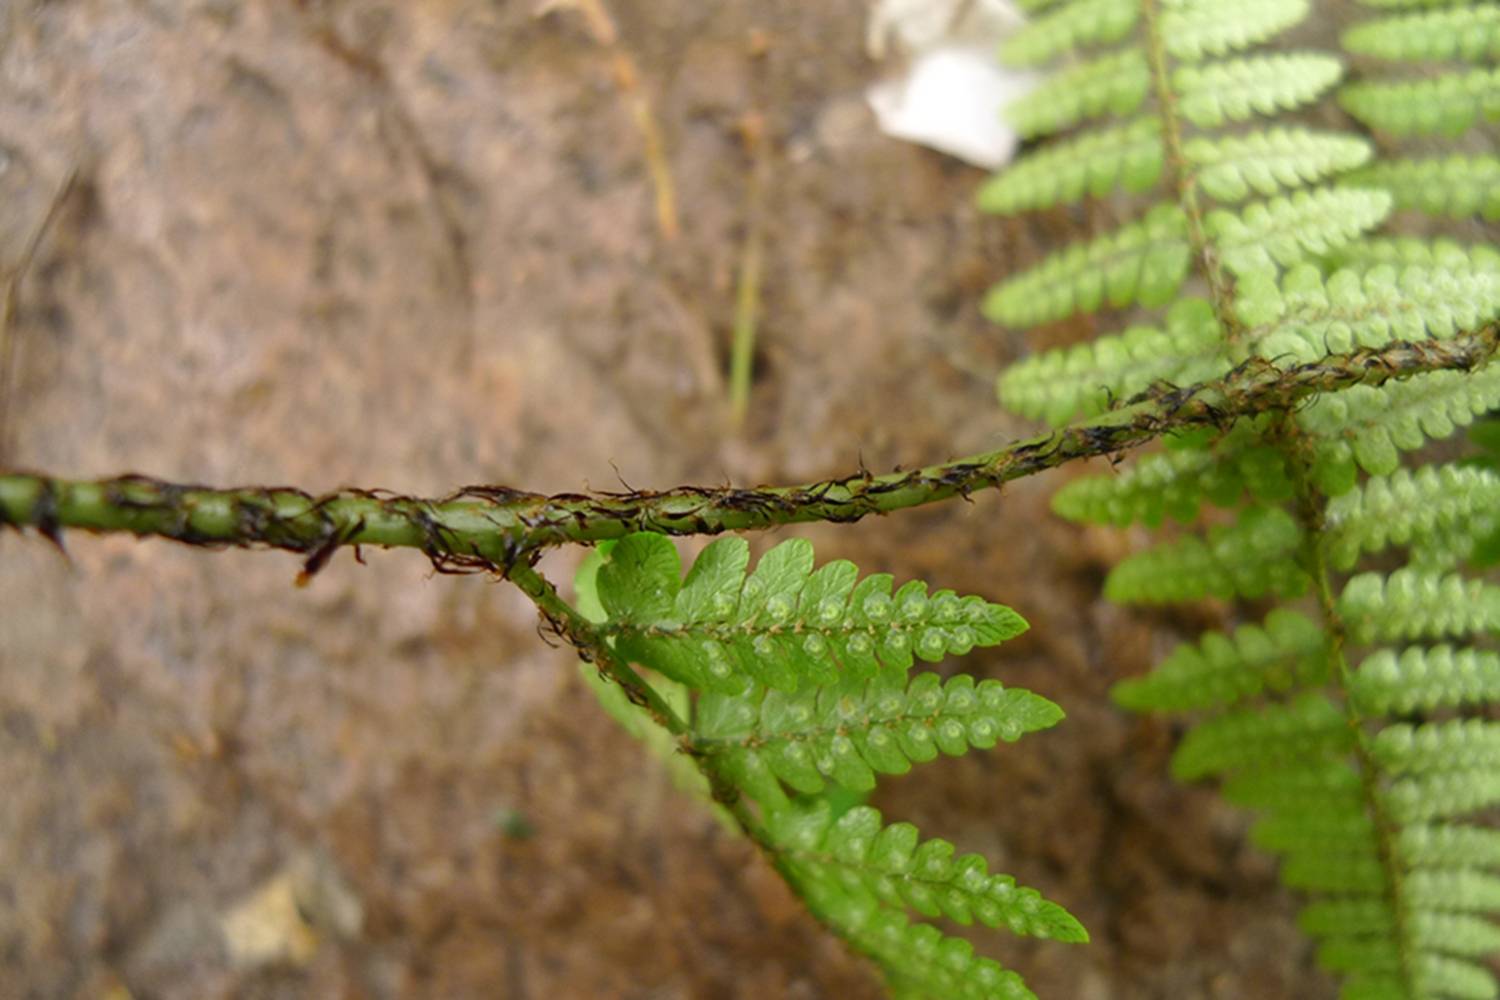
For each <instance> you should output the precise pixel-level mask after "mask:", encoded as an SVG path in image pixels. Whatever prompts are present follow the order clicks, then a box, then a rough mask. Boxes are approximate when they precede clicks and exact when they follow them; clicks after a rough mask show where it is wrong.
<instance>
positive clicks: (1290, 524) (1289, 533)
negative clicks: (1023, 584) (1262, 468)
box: [1104, 507, 1308, 604]
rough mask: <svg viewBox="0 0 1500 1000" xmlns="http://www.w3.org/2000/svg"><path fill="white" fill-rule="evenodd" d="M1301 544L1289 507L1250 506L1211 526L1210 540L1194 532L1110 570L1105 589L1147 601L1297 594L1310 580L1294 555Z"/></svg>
mask: <svg viewBox="0 0 1500 1000" xmlns="http://www.w3.org/2000/svg"><path fill="white" fill-rule="evenodd" d="M1301 542H1302V529H1301V528H1300V527H1298V525H1297V522H1296V521H1295V520H1293V519H1292V516H1291V515H1290V514H1288V513H1287V512H1286V511H1285V510H1283V509H1281V508H1280V507H1252V508H1250V509H1249V510H1247V511H1246V512H1245V513H1244V514H1243V515H1241V517H1240V519H1239V520H1238V521H1236V522H1235V523H1234V524H1230V525H1217V526H1215V527H1214V528H1212V529H1210V530H1209V532H1208V537H1207V538H1206V539H1203V538H1198V537H1197V536H1192V535H1190V536H1187V537H1184V538H1180V539H1178V540H1177V541H1175V542H1170V543H1166V544H1163V545H1158V546H1156V547H1155V548H1151V549H1147V550H1146V551H1144V552H1140V553H1137V554H1136V555H1133V556H1131V557H1129V558H1127V559H1126V560H1124V561H1123V562H1121V563H1119V564H1118V565H1117V566H1115V568H1114V569H1113V570H1112V571H1111V572H1110V574H1109V577H1108V578H1107V579H1106V580H1105V582H1104V593H1105V596H1107V597H1108V598H1110V600H1113V601H1121V602H1128V603H1149V604H1159V603H1167V602H1171V601H1190V600H1194V599H1196V598H1199V597H1208V596H1213V597H1219V598H1224V599H1228V598H1231V597H1235V596H1241V597H1260V596H1262V595H1265V594H1267V593H1273V594H1278V595H1280V596H1283V597H1295V596H1297V595H1299V594H1301V593H1303V592H1305V591H1306V590H1307V584H1308V579H1307V574H1306V572H1304V571H1303V569H1302V568H1301V567H1300V566H1298V565H1297V563H1296V561H1295V559H1294V556H1295V553H1296V552H1297V550H1298V547H1299V546H1300V545H1301Z"/></svg>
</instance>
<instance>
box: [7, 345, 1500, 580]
mask: <svg viewBox="0 0 1500 1000" xmlns="http://www.w3.org/2000/svg"><path fill="white" fill-rule="evenodd" d="M1497 346H1500V328H1497V327H1495V326H1490V327H1487V328H1485V329H1483V330H1481V331H1479V332H1477V333H1471V334H1466V335H1463V336H1460V337H1455V338H1452V339H1449V340H1441V341H1439V340H1427V341H1419V342H1416V343H1396V344H1392V345H1389V346H1387V347H1384V348H1381V349H1379V350H1360V351H1356V352H1353V353H1351V354H1344V355H1331V356H1329V357H1327V358H1324V359H1323V360H1321V361H1317V362H1310V363H1306V364H1298V365H1294V366H1291V367H1288V368H1277V367H1275V366H1273V365H1271V364H1270V363H1268V362H1263V361H1257V360H1252V361H1250V362H1247V363H1245V364H1243V365H1240V366H1239V367H1237V368H1236V369H1234V370H1233V371H1231V372H1230V373H1228V374H1227V375H1225V376H1224V377H1223V378H1220V379H1214V380H1211V381H1207V382H1202V383H1198V384H1196V385H1191V386H1186V387H1183V388H1170V387H1166V388H1162V387H1158V388H1156V389H1153V390H1152V391H1150V392H1148V393H1146V394H1143V395H1142V396H1140V397H1137V398H1135V399H1133V400H1130V401H1129V402H1128V403H1127V404H1126V405H1124V406H1122V407H1121V408H1119V409H1115V410H1112V411H1110V412H1109V413H1106V414H1104V415H1103V416H1101V417H1099V418H1097V419H1094V420H1091V421H1088V422H1085V423H1080V424H1075V425H1074V426H1072V427H1067V428H1064V429H1062V430H1059V431H1056V432H1054V433H1052V434H1048V435H1044V436H1041V437H1036V438H1030V439H1027V440H1024V441H1019V442H1015V443H1012V444H1009V445H1007V446H1005V447H1004V448H1001V449H999V450H997V451H992V452H987V453H985V454H982V455H975V456H972V457H969V458H964V459H959V460H958V461H954V462H948V463H944V464H942V465H931V466H926V467H924V468H921V469H915V470H912V471H909V472H893V473H889V474H887V475H884V476H875V475H871V474H870V473H869V472H867V471H863V470H861V471H860V472H857V473H855V474H853V475H849V476H844V477H841V478H837V479H829V480H824V481H823V482H818V483H809V484H805V485H801V486H782V487H758V488H755V489H739V488H735V487H713V488H710V487H680V488H678V489H674V490H667V491H663V492H654V491H631V492H622V493H593V494H579V493H564V494H557V495H553V496H545V495H542V494H538V493H527V492H523V491H520V490H513V489H508V488H506V487H495V486H483V487H469V488H467V489H464V490H460V491H459V492H457V493H454V494H451V495H450V496H447V497H442V498H439V499H421V498H416V497H405V496H398V495H394V494H388V493H377V492H371V491H365V490H340V491H338V492H334V493H328V494H324V495H322V496H313V495H311V494H309V493H305V492H303V491H301V490H295V489H267V488H264V487H249V488H240V489H213V488H210V487H203V486H183V485H177V484H172V483H164V482H160V481H158V480H154V479H148V478H145V477H141V476H125V477H121V478H117V479H107V480H100V481H84V482H78V481H68V480H61V479H55V478H52V477H49V476H44V475H36V474H26V473H12V474H0V526H3V525H7V524H8V525H11V526H14V527H21V528H25V527H31V528H36V529H38V530H40V531H41V532H43V533H44V534H46V535H48V536H49V537H52V538H54V539H55V538H57V537H58V536H59V533H60V532H61V531H62V530H63V529H66V528H81V529H84V530H86V531H95V532H125V533H131V534H136V535H155V536H160V537H164V538H171V539H175V540H177V541H180V542H186V543H189V544H194V545H206V546H238V547H242V548H276V549H284V550H287V551H291V552H297V553H301V554H303V555H305V556H306V557H307V566H306V568H307V571H308V572H309V573H312V572H316V571H317V570H318V569H319V568H321V567H322V565H323V564H324V563H325V562H326V561H327V559H328V558H329V557H330V556H331V555H332V554H333V553H334V552H335V551H336V550H337V549H338V548H339V547H340V546H344V545H379V546H387V547H390V546H404V547H410V548H417V549H421V550H422V551H423V552H424V553H426V554H427V556H428V557H429V558H431V559H432V560H433V562H434V563H435V564H436V565H437V567H438V568H439V569H440V570H455V571H494V570H501V571H504V570H505V569H507V568H511V567H515V566H518V565H521V564H523V563H525V562H526V561H527V559H528V558H529V556H530V555H532V554H534V553H535V552H536V551H538V550H540V549H543V548H546V547H549V546H554V545H561V544H565V543H570V542H576V543H585V544H587V543H592V542H598V541H602V540H604V539H609V538H619V537H621V536H624V535H627V534H630V533H631V532H635V531H656V532H660V533H663V534H669V535H705V534H718V533H720V532H724V531H746V530H757V529H763V528H768V527H771V526H773V525H779V524H791V523H803V522H811V521H839V522H844V521H857V520H859V519H860V518H863V517H866V516H867V515H870V514H887V513H890V512H892V511H897V510H902V509H905V508H908V507H916V506H920V505H923V504H929V503H934V502H937V501H940V500H945V499H948V498H951V497H955V496H968V495H969V494H970V493H973V492H975V491H978V490H982V489H988V488H998V487H1000V486H1002V485H1003V484H1005V483H1007V482H1010V481H1012V480H1015V479H1020V478H1022V477H1025V476H1029V475H1033V474H1035V473H1038V472H1042V471H1045V470H1047V469H1051V468H1055V467H1057V466H1060V465H1063V464H1065V463H1067V462H1070V461H1073V460H1075V459H1082V458H1090V457H1095V456H1101V455H1115V454H1118V453H1120V452H1123V451H1125V450H1127V449H1130V448H1134V447H1137V446H1139V445H1142V444H1145V443H1146V442H1148V441H1151V440H1153V439H1155V438H1157V437H1160V436H1161V435H1163V434H1166V433H1169V432H1172V431H1176V430H1184V429H1189V428H1193V427H1204V426H1211V427H1216V428H1219V429H1227V428H1228V427H1229V426H1230V425H1231V424H1233V423H1234V422H1235V421H1236V420H1238V419H1240V418H1242V417H1246V416H1252V415H1255V414H1259V413H1266V412H1272V411H1281V412H1286V411H1289V410H1291V409H1293V408H1295V407H1296V406H1297V405H1298V404H1299V403H1301V402H1302V401H1304V400H1306V399H1308V398H1310V397H1312V396H1314V395H1316V394H1319V393H1324V392H1331V391H1336V390H1338V389H1344V388H1347V387H1349V386H1352V385H1358V384H1364V385H1381V384H1384V383H1385V382H1388V381H1390V380H1392V379H1398V378H1404V377H1407V376H1411V375H1416V374H1420V373H1422V372H1430V371H1439V370H1459V369H1462V370H1472V369H1475V368H1478V367H1480V366H1482V365H1484V364H1485V363H1486V362H1488V361H1489V359H1490V358H1491V357H1493V356H1494V354H1495V352H1496V349H1497Z"/></svg>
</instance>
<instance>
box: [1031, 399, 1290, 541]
mask: <svg viewBox="0 0 1500 1000" xmlns="http://www.w3.org/2000/svg"><path fill="white" fill-rule="evenodd" d="M1260 422H1261V421H1258V420H1257V421H1246V422H1245V423H1242V424H1236V425H1235V427H1234V429H1233V430H1231V431H1230V432H1229V433H1228V434H1227V435H1225V436H1224V438H1222V439H1221V440H1219V441H1217V442H1214V443H1213V444H1212V446H1211V447H1205V448H1187V447H1183V448H1169V449H1168V450H1166V451H1161V452H1154V453H1152V454H1149V455H1145V456H1143V457H1141V458H1140V459H1138V460H1137V461H1135V462H1133V463H1131V465H1130V466H1128V467H1127V468H1125V469H1124V470H1122V471H1120V472H1118V473H1105V474H1102V475H1097V476H1084V477H1081V478H1079V479H1075V480H1073V481H1072V482H1070V483H1068V484H1067V485H1066V486H1064V487H1062V489H1060V490H1058V491H1057V492H1056V493H1054V494H1053V496H1052V509H1053V511H1054V512H1055V513H1057V514H1058V515H1059V516H1061V517H1065V518H1067V519H1068V520H1070V521H1088V522H1092V523H1095V524H1113V525H1116V526H1118V527H1125V526H1127V525H1130V524H1135V523H1142V524H1146V525H1149V526H1151V527H1156V526H1158V525H1160V524H1161V523H1162V519H1163V517H1164V516H1165V515H1168V514H1170V515H1171V516H1172V517H1173V519H1175V520H1176V521H1178V522H1179V523H1182V524H1188V523H1191V522H1192V521H1193V520H1194V519H1195V518H1196V517H1197V516H1198V509H1199V507H1200V505H1201V504H1202V502H1203V501H1205V500H1206V501H1208V502H1209V503H1212V504H1213V505H1214V506H1216V507H1226V508H1227V507H1233V506H1236V505H1237V504H1238V503H1239V502H1240V500H1241V499H1242V498H1243V497H1244V495H1245V494H1246V493H1247V492H1248V493H1249V495H1250V496H1251V497H1253V498H1254V499H1256V500H1260V501H1262V502H1265V503H1273V502H1278V501H1282V500H1287V499H1290V498H1291V496H1292V481H1291V478H1290V477H1289V476H1288V475H1287V470H1286V459H1285V456H1284V455H1282V453H1281V452H1279V451H1277V450H1276V449H1275V448H1272V447H1270V446H1268V445H1263V444H1257V443H1255V442H1256V440H1257V429H1256V428H1255V426H1254V425H1255V424H1258V423H1260Z"/></svg>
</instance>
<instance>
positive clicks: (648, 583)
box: [598, 533, 1026, 694]
mask: <svg viewBox="0 0 1500 1000" xmlns="http://www.w3.org/2000/svg"><path fill="white" fill-rule="evenodd" d="M749 561H750V550H749V546H748V545H747V544H746V542H745V541H744V539H741V538H721V539H719V540H717V541H715V542H713V543H712V544H710V545H709V546H708V547H707V548H705V549H704V550H703V553H702V554H701V555H700V556H699V557H698V560H697V562H695V563H694V564H693V568H692V570H691V571H690V572H689V573H688V575H687V578H686V579H685V580H684V579H681V578H680V572H681V569H680V563H679V560H678V556H677V549H676V547H675V546H674V545H673V544H672V542H671V540H670V539H668V538H666V537H665V536H662V535H656V534H651V533H641V534H636V535H630V536H628V537H626V538H624V539H621V540H620V541H619V542H618V543H617V544H616V545H615V547H614V548H613V549H612V550H611V551H610V553H609V556H608V558H607V561H606V562H605V563H604V565H603V566H602V567H600V569H599V577H598V585H599V597H600V600H601V602H602V603H603V605H604V609H605V611H606V612H607V613H608V615H609V620H608V621H607V622H606V623H605V624H604V625H603V626H602V627H601V633H602V634H604V635H606V636H608V637H609V638H611V639H612V640H613V642H614V645H615V649H616V651H617V652H619V653H620V654H621V655H622V656H624V657H626V658H628V659H630V660H633V661H634V662H638V663H642V664H645V665H646V666H649V667H651V668H652V669H654V670H656V671H658V672H660V673H661V674H663V675H665V676H667V677H669V678H671V679H673V680H675V681H678V682H680V683H682V684H686V685H688V686H689V687H691V688H694V689H697V690H711V691H720V692H723V693H727V694H737V693H740V692H742V691H744V690H745V689H746V688H747V686H748V685H749V684H751V683H752V682H754V683H759V684H763V685H765V686H767V687H771V688H778V689H782V690H786V691H795V690H797V689H798V687H799V686H801V685H803V684H807V683H813V684H826V683H830V682H832V681H834V680H836V679H838V678H840V677H845V678H850V679H869V678H871V677H873V676H875V675H876V673H877V672H878V671H879V670H880V669H881V668H882V667H884V668H887V669H891V670H896V671H904V670H906V669H908V668H909V667H910V666H911V664H912V657H913V655H915V656H917V657H920V658H921V659H924V660H928V661H930V662H936V661H937V660H940V659H942V658H943V656H945V655H949V654H952V655H961V654H963V653H967V652H968V651H969V650H970V649H972V648H973V647H975V646H991V645H995V644H997V643H999V642H1003V641H1004V640H1006V639H1009V638H1012V637H1014V636H1016V635H1019V634H1020V633H1021V632H1022V631H1024V630H1025V628H1026V623H1025V621H1024V620H1023V619H1022V618H1021V616H1020V615H1017V614H1016V613H1015V612H1014V611H1012V610H1010V609H1009V608H1006V607H1003V606H1001V605H998V604H990V603H988V602H986V601H984V600H982V599H980V598H978V597H965V598H959V597H958V596H956V595H955V594H954V593H953V592H952V591H946V590H945V591H940V592H938V593H936V594H933V595H932V596H930V597H929V596H928V594H927V585H926V584H925V583H921V582H919V581H912V582H911V583H907V584H905V585H904V586H902V587H901V589H900V590H899V591H897V592H896V593H895V594H894V595H893V594H892V593H891V577H890V576H889V575H888V574H883V573H878V574H874V575H872V576H868V577H865V578H864V579H863V580H859V579H858V577H859V570H858V569H857V568H856V567H855V566H854V564H852V563H849V562H847V561H843V560H839V561H836V562H831V563H828V564H826V565H825V566H823V567H822V568H821V569H819V570H817V571H816V572H814V571H813V551H812V545H811V544H810V543H809V542H807V541H806V540H804V539H796V538H793V539H788V540H787V541H785V542H782V543H781V544H780V545H777V546H776V547H774V548H773V549H771V550H770V551H769V552H767V553H766V554H765V555H764V556H762V557H761V560H760V562H759V564H758V565H757V566H756V568H755V571H754V572H753V573H751V574H750V575H749V576H748V577H747V576H746V575H745V574H746V570H747V568H748V566H749Z"/></svg>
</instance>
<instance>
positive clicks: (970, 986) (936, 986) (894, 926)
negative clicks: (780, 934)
mask: <svg viewBox="0 0 1500 1000" xmlns="http://www.w3.org/2000/svg"><path fill="white" fill-rule="evenodd" d="M797 887H798V889H799V890H800V892H801V894H802V897H803V899H804V900H805V901H806V902H807V905H808V908H809V909H810V910H812V912H813V913H814V914H815V915H817V916H818V918H819V919H821V920H822V921H823V922H825V923H826V924H828V925H829V926H830V927H833V928H834V929H835V930H836V931H837V932H838V933H839V935H840V936H841V937H843V938H844V939H845V940H846V941H848V942H849V943H850V944H851V945H853V946H854V948H855V949H857V950H858V951H860V952H863V953H864V954H866V955H868V956H870V957H871V958H873V959H874V960H875V961H876V962H878V963H880V965H881V966H882V967H884V969H885V971H886V975H887V977H888V978H889V979H890V982H891V986H892V988H893V989H894V990H895V991H896V995H897V996H902V997H923V998H930V1000H942V998H948V997H952V998H954V1000H1036V995H1035V994H1034V993H1032V992H1031V991H1030V990H1028V989H1027V988H1026V984H1025V983H1024V982H1022V980H1021V977H1020V976H1018V975H1016V974H1015V973H1014V972H1011V971H1009V970H1007V969H1004V968H1002V967H1001V965H1000V963H998V962H996V961H994V960H993V959H989V958H983V957H981V956H978V955H975V954H974V946H973V945H972V944H970V943H969V942H968V941H966V940H964V939H963V938H956V937H948V936H946V935H944V934H943V933H942V932H941V931H939V930H938V929H937V928H936V927H933V926H932V925H931V924H927V923H921V922H913V921H911V920H910V919H908V918H907V916H906V914H904V913H902V912H901V911H900V910H895V909H892V908H891V907H888V906H883V905H881V903H880V902H879V900H877V899H876V898H875V895H874V893H871V892H869V891H868V890H856V889H854V888H851V887H849V886H847V885H844V884H842V883H834V882H832V881H830V880H828V879H822V878H813V877H808V878H804V879H801V880H799V881H798V883H797Z"/></svg>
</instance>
